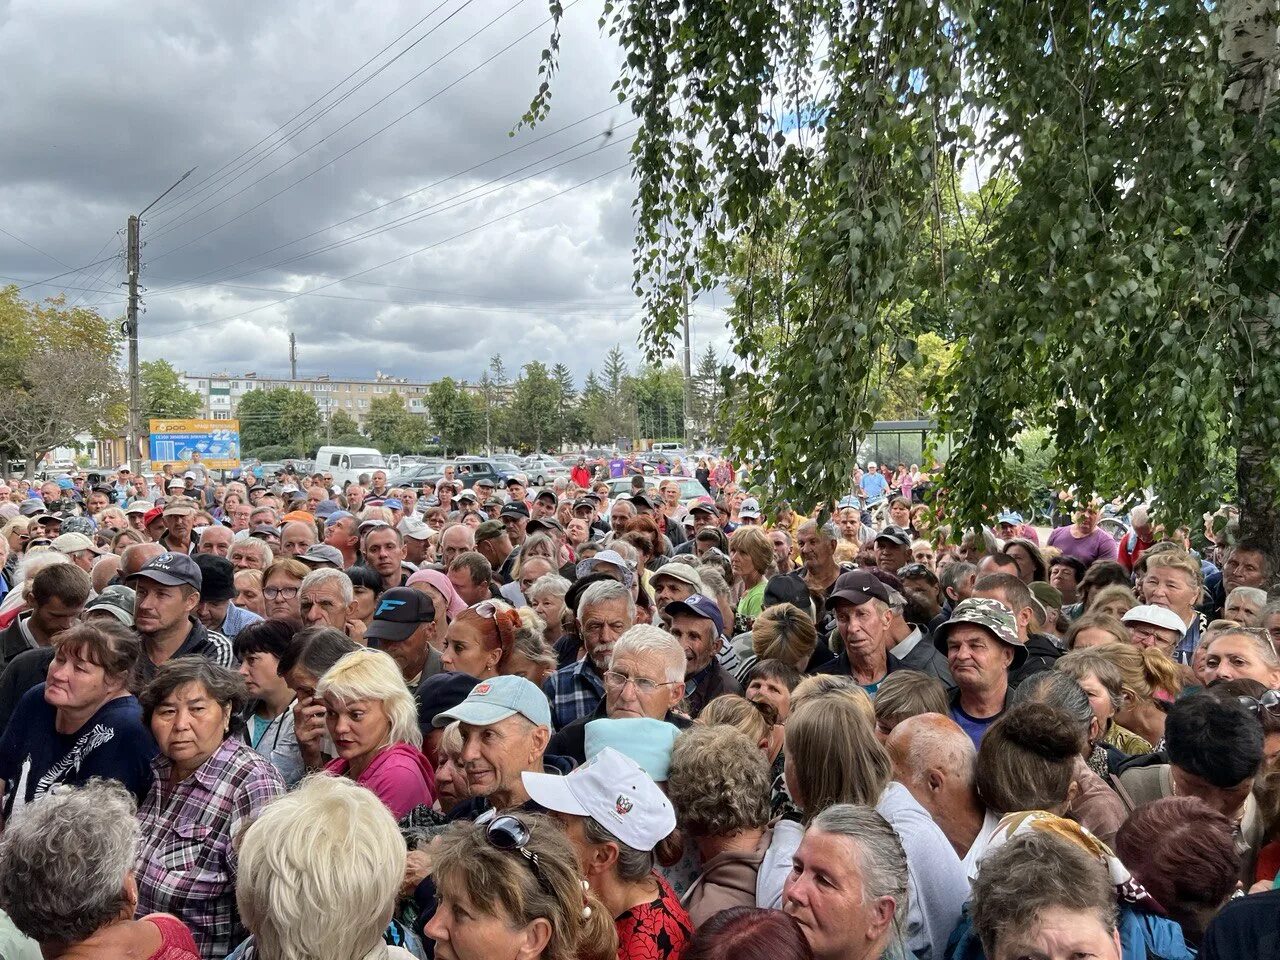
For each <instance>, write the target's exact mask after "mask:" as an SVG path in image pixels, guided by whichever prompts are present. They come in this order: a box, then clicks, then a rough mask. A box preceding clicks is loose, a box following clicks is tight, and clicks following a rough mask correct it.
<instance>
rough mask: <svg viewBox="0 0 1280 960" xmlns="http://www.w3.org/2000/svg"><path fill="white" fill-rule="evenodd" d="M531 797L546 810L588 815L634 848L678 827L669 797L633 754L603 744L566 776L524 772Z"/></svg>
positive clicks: (645, 845) (644, 846)
mask: <svg viewBox="0 0 1280 960" xmlns="http://www.w3.org/2000/svg"><path fill="white" fill-rule="evenodd" d="M520 776H521V779H522V780H523V781H524V788H525V790H527V791H528V792H529V797H530V798H531V799H532V800H533V801H534V802H535V803H537V804H539V805H540V806H542V807H545V808H546V809H547V810H554V811H555V812H557V813H567V814H569V815H571V816H575V817H590V818H591V819H592V820H594V821H595V822H596V823H598V824H600V826H602V827H604V828H605V829H606V830H608V831H609V832H610V833H611V834H613V835H614V836H615V837H617V838H618V839H619V840H621V841H622V842H623V843H625V844H626V845H627V846H628V847H631V848H632V849H634V850H652V849H653V848H654V847H656V846H657V845H658V843H659V842H660V841H661V840H663V839H665V838H666V837H668V836H669V835H670V834H671V831H673V830H675V828H676V812H675V810H674V809H673V808H672V806H671V801H670V800H668V799H667V797H666V795H665V794H664V793H663V792H662V791H661V790H659V789H658V785H657V784H656V783H654V782H653V781H652V780H651V779H649V775H648V774H647V773H645V772H644V771H643V770H641V769H640V765H639V764H638V763H636V762H635V761H634V760H632V759H631V758H630V757H628V756H625V755H623V754H621V753H619V752H618V751H617V750H615V749H613V747H605V748H604V749H603V750H601V751H600V752H599V753H597V754H596V755H595V756H594V757H592V758H591V759H590V760H588V761H587V762H586V763H585V764H583V765H582V766H580V767H578V769H576V770H574V771H573V772H572V773H570V774H569V775H568V776H564V777H561V776H558V775H557V774H554V773H523V774H521V775H520Z"/></svg>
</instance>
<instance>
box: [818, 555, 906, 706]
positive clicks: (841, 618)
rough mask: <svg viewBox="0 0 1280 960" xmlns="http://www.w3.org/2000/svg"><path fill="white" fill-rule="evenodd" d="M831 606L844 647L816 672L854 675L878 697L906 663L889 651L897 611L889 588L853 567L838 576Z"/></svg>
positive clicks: (854, 679) (830, 599) (865, 572)
mask: <svg viewBox="0 0 1280 960" xmlns="http://www.w3.org/2000/svg"><path fill="white" fill-rule="evenodd" d="M827 609H829V610H831V611H833V612H834V614H835V620H836V630H837V631H838V632H839V634H840V639H841V640H842V641H843V647H844V649H843V650H841V652H840V656H838V657H836V659H835V660H833V661H831V662H830V663H828V664H824V665H823V666H821V667H819V668H818V669H817V670H816V671H815V672H817V673H833V674H838V675H840V676H847V677H850V678H851V679H852V680H853V681H854V682H855V683H857V684H858V685H859V686H860V687H862V689H863V690H865V691H866V692H867V695H868V696H875V693H876V690H877V689H878V688H879V686H880V684H881V683H882V682H884V678H885V677H887V676H888V675H889V674H890V673H892V672H893V671H895V670H901V669H902V662H901V661H900V660H898V658H897V657H895V656H893V655H892V654H890V653H889V646H890V645H891V643H892V640H891V638H890V627H891V625H892V623H893V612H892V611H891V610H890V608H889V589H888V587H886V586H885V585H884V583H882V582H881V581H880V579H879V578H878V577H876V576H874V575H873V574H871V573H869V572H867V571H866V570H850V571H849V572H847V573H842V574H840V576H839V577H838V578H837V579H836V582H835V584H834V585H833V586H832V588H831V593H830V594H829V595H828V596H827Z"/></svg>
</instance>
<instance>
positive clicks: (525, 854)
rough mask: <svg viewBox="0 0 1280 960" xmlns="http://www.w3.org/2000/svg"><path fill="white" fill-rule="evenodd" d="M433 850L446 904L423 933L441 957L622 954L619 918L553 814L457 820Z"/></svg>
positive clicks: (584, 958)
mask: <svg viewBox="0 0 1280 960" xmlns="http://www.w3.org/2000/svg"><path fill="white" fill-rule="evenodd" d="M432 852H433V873H434V876H435V880H436V890H437V894H438V897H439V907H438V908H437V909H436V912H435V915H434V916H433V917H432V918H431V920H430V922H429V923H428V924H427V925H426V928H425V931H424V932H425V933H426V935H427V936H429V937H430V938H431V939H432V940H434V941H435V954H436V956H437V957H439V958H440V960H496V958H499V957H504V958H511V957H518V958H520V960H615V958H616V957H617V956H618V937H617V934H616V933H615V930H614V923H613V917H612V916H610V914H609V911H608V908H607V907H606V906H605V905H604V904H603V903H601V902H600V899H599V898H598V897H597V896H596V895H595V893H593V892H592V891H591V889H590V887H589V886H588V885H587V884H586V882H585V881H583V880H582V874H581V873H580V872H579V868H578V860H577V857H576V855H575V854H574V851H573V848H572V847H571V846H570V844H569V840H568V838H567V837H566V836H565V834H564V830H563V829H561V828H560V826H559V825H558V824H556V823H555V822H554V821H552V820H551V819H549V818H548V817H545V816H539V815H537V814H532V813H521V814H520V815H519V816H512V815H509V814H506V815H504V814H500V815H498V816H496V817H494V818H493V819H492V820H490V821H489V822H488V823H485V824H470V823H467V824H457V825H455V826H454V827H453V828H451V829H450V830H449V832H447V833H445V834H444V835H443V836H441V838H440V839H439V840H438V841H437V842H436V844H435V845H434V846H433V848H432ZM584 888H585V889H584Z"/></svg>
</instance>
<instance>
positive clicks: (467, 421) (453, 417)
mask: <svg viewBox="0 0 1280 960" xmlns="http://www.w3.org/2000/svg"><path fill="white" fill-rule="evenodd" d="M427 411H428V414H429V416H430V418H431V428H432V429H433V430H434V431H435V432H436V434H437V435H438V436H439V437H440V441H439V443H440V447H441V449H442V450H443V451H444V454H445V456H448V455H449V453H450V452H453V453H459V452H461V451H463V450H466V449H469V448H470V447H471V446H472V445H473V444H474V443H475V442H476V440H477V439H479V438H480V437H481V436H482V434H483V413H482V412H481V410H480V407H479V406H478V405H477V403H476V402H475V400H473V399H472V398H471V395H470V394H468V393H465V392H464V391H462V390H459V389H458V385H457V384H456V383H454V382H453V380H452V379H451V378H449V377H445V378H444V379H443V380H441V381H439V382H438V383H433V384H432V385H431V389H430V390H429V391H428V392H427ZM391 449H399V448H397V447H393V448H391Z"/></svg>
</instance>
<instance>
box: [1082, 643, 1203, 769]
mask: <svg viewBox="0 0 1280 960" xmlns="http://www.w3.org/2000/svg"><path fill="white" fill-rule="evenodd" d="M1090 649H1091V650H1092V652H1094V653H1096V654H1098V655H1100V656H1103V657H1106V658H1107V659H1108V660H1110V661H1111V662H1112V663H1114V664H1115V665H1116V666H1117V667H1118V668H1119V670H1120V676H1121V678H1122V682H1121V688H1120V706H1119V707H1118V708H1117V710H1116V713H1115V720H1116V723H1118V724H1120V725H1121V726H1122V727H1125V728H1126V729H1128V730H1132V731H1133V732H1134V733H1136V734H1137V735H1138V736H1139V737H1141V738H1142V739H1144V740H1146V741H1147V742H1148V743H1150V744H1153V745H1154V746H1155V747H1156V748H1157V749H1159V748H1160V746H1161V745H1162V744H1163V743H1164V719H1165V712H1166V711H1167V709H1168V705H1169V704H1171V703H1173V701H1174V700H1175V699H1177V696H1178V694H1179V693H1181V692H1182V688H1183V686H1184V685H1185V680H1184V676H1183V668H1181V667H1179V666H1178V665H1177V664H1176V663H1174V662H1173V661H1172V660H1170V659H1169V658H1168V657H1167V656H1165V655H1164V654H1163V653H1161V652H1160V651H1159V650H1157V649H1155V648H1154V647H1146V648H1138V647H1134V646H1130V645H1129V644H1123V643H1104V644H1103V645H1102V646H1100V647H1092V648H1090Z"/></svg>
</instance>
